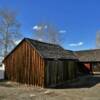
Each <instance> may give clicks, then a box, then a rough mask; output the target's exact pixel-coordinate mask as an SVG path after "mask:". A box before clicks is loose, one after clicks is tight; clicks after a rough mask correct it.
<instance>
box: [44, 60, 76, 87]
mask: <svg viewBox="0 0 100 100" xmlns="http://www.w3.org/2000/svg"><path fill="white" fill-rule="evenodd" d="M76 72H77V62H74V61H67V60H63V61H62V60H56V61H54V60H47V61H46V67H45V85H46V86H47V87H48V86H50V87H52V86H56V85H59V84H62V83H64V82H67V81H68V80H72V79H75V78H76Z"/></svg>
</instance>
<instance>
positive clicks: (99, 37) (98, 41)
mask: <svg viewBox="0 0 100 100" xmlns="http://www.w3.org/2000/svg"><path fill="white" fill-rule="evenodd" d="M96 47H97V48H100V31H98V32H97V33H96Z"/></svg>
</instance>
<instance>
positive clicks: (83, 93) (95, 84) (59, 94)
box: [0, 75, 100, 100]
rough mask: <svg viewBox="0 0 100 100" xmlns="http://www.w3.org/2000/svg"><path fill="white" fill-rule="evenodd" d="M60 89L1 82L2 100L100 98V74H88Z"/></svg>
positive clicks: (79, 99) (81, 99)
mask: <svg viewBox="0 0 100 100" xmlns="http://www.w3.org/2000/svg"><path fill="white" fill-rule="evenodd" d="M69 87H70V88H68V86H66V85H65V86H63V87H61V88H60V87H59V88H58V89H42V88H36V87H33V86H25V85H19V84H17V83H13V82H0V100H100V75H97V76H93V77H92V76H87V77H83V78H81V79H80V81H78V82H76V83H72V84H71V85H70V86H69Z"/></svg>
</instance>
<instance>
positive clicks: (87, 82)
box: [55, 75, 100, 89]
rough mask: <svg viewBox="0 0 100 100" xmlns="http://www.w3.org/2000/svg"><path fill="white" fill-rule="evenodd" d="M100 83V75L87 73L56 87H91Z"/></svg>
mask: <svg viewBox="0 0 100 100" xmlns="http://www.w3.org/2000/svg"><path fill="white" fill-rule="evenodd" d="M98 83H100V75H87V76H81V77H80V78H78V79H76V81H73V82H69V83H65V84H62V85H60V86H57V87H55V88H56V89H66V88H70V89H71V88H91V87H93V86H95V85H96V84H98Z"/></svg>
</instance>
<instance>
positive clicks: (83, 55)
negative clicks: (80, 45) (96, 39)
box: [75, 49, 100, 74]
mask: <svg viewBox="0 0 100 100" xmlns="http://www.w3.org/2000/svg"><path fill="white" fill-rule="evenodd" d="M75 53H76V55H77V57H78V59H79V62H81V64H83V65H84V67H86V68H87V69H88V70H89V71H90V72H91V73H92V74H93V73H96V72H100V49H93V50H92V49H91V50H82V51H77V52H75Z"/></svg>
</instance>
